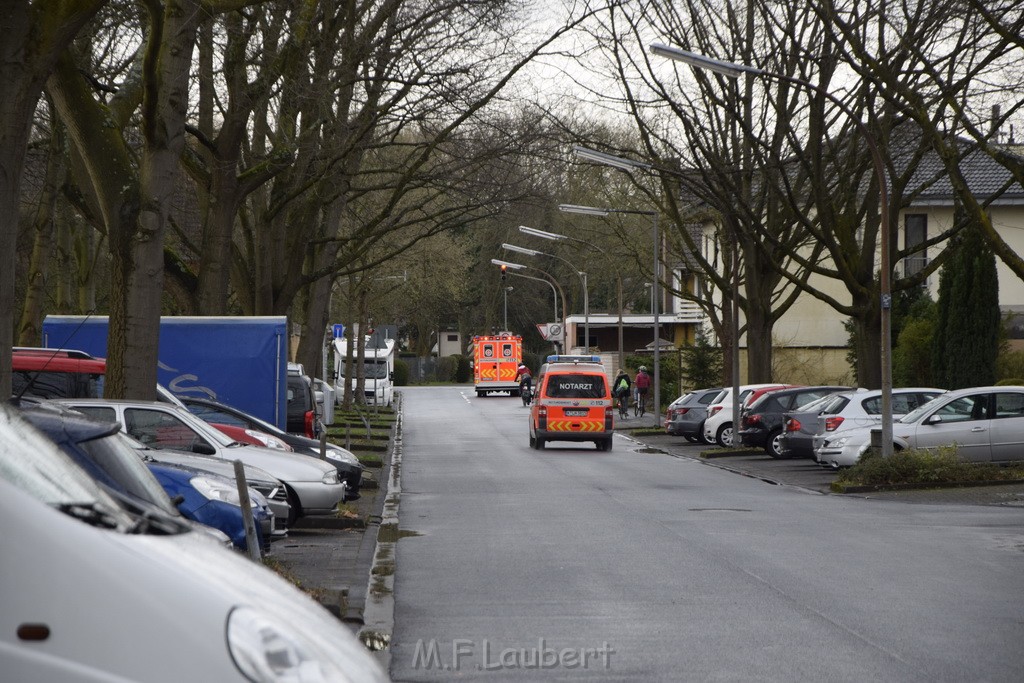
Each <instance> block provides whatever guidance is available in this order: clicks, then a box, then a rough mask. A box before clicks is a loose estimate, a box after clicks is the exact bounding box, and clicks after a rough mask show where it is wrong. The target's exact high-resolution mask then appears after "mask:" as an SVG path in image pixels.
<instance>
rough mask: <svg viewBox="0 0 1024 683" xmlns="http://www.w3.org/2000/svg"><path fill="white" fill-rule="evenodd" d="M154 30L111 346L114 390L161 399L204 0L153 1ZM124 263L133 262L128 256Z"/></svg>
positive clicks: (111, 326)
mask: <svg viewBox="0 0 1024 683" xmlns="http://www.w3.org/2000/svg"><path fill="white" fill-rule="evenodd" d="M147 6H148V7H149V10H150V12H151V15H150V36H149V41H148V43H147V46H146V50H147V55H146V60H145V66H144V77H143V78H144V81H145V85H144V88H145V95H144V96H143V133H144V136H145V148H144V151H143V155H142V165H141V168H140V172H139V182H140V192H141V195H142V198H143V199H142V204H141V207H140V211H139V220H138V225H137V233H136V234H135V235H134V239H131V253H132V261H133V262H134V266H135V267H134V268H132V269H131V270H128V271H126V272H124V273H121V274H120V276H119V277H118V279H119V280H120V281H121V282H123V283H124V284H125V285H126V287H125V288H124V289H121V290H118V289H115V290H113V291H112V292H111V295H112V296H111V300H112V304H113V302H115V301H116V305H112V307H111V316H110V340H111V341H114V340H115V339H116V340H117V343H116V344H115V345H114V346H113V348H111V349H110V352H109V359H110V364H109V365H108V372H109V371H110V369H111V366H112V367H113V368H114V369H116V370H117V372H118V374H117V375H114V376H111V377H110V379H111V381H112V384H113V386H112V389H113V390H114V392H116V393H115V394H114V396H118V395H123V396H124V397H128V398H139V399H155V398H156V385H157V359H158V351H159V338H160V312H161V298H162V295H163V275H164V257H163V245H164V233H165V232H166V228H167V221H168V215H169V213H170V205H171V199H172V197H173V195H174V187H175V182H176V180H177V177H178V168H179V159H180V157H181V152H182V150H183V149H184V143H185V113H186V108H187V106H188V76H189V69H190V68H191V64H192V48H193V45H194V44H195V36H196V29H197V27H198V22H199V19H200V17H202V16H203V15H202V12H200V7H199V3H198V2H197V1H196V0H169V2H167V3H166V5H164V6H163V7H161V6H160V5H159V4H157V3H155V2H151V3H149V4H148V5H147ZM121 263H122V264H124V263H125V262H124V261H123V260H122V261H121Z"/></svg>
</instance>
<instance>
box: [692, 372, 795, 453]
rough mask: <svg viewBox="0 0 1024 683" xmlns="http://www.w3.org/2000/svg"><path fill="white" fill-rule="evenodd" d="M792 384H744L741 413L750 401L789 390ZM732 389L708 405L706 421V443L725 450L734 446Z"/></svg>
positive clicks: (725, 389) (741, 388)
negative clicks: (716, 445) (776, 390)
mask: <svg viewBox="0 0 1024 683" xmlns="http://www.w3.org/2000/svg"><path fill="white" fill-rule="evenodd" d="M791 386H793V385H792V384H743V385H740V387H739V390H740V412H741V413H742V412H743V407H744V406H745V405H749V402H750V401H754V400H757V398H758V397H759V396H761V394H763V393H765V392H766V391H774V390H775V389H788V388H789V387H791ZM732 389H733V388H732V387H725V388H724V389H722V391H721V392H720V393H719V394H718V396H716V397H715V399H714V400H713V401H712V402H711V403H710V404H709V405H708V417H707V419H706V420H705V421H704V441H705V442H707V443H717V444H718V445H719V446H722V447H723V448H727V447H729V446H732V445H733V430H732V413H733V395H732Z"/></svg>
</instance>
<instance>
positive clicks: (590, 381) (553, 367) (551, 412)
mask: <svg viewBox="0 0 1024 683" xmlns="http://www.w3.org/2000/svg"><path fill="white" fill-rule="evenodd" d="M535 392H536V397H535V399H534V402H533V405H532V406H531V407H530V447H531V448H537V449H541V448H544V444H545V443H547V442H548V441H593V442H594V444H595V445H596V446H597V450H599V451H610V450H611V449H612V436H613V434H614V432H613V429H614V427H615V425H614V422H613V419H614V418H613V417H612V412H613V410H612V395H611V387H610V386H609V382H608V374H607V373H606V372H605V369H604V365H602V364H601V358H600V356H548V358H547V362H546V363H545V364H544V365H542V366H541V368H540V373H538V375H537V382H536V389H535Z"/></svg>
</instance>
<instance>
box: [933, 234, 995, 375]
mask: <svg viewBox="0 0 1024 683" xmlns="http://www.w3.org/2000/svg"><path fill="white" fill-rule="evenodd" d="M949 248H950V249H953V250H954V251H953V253H952V254H951V258H950V259H949V261H947V262H946V264H945V265H944V266H943V268H942V274H941V276H940V278H939V301H938V319H937V322H936V325H935V336H934V337H933V338H932V377H933V379H934V380H935V381H936V382H937V383H938V385H939V386H941V387H944V388H948V389H958V388H961V387H971V386H983V385H988V384H993V383H995V379H996V356H997V355H998V353H999V331H1000V325H1001V324H1002V320H1001V316H1000V313H999V281H998V275H997V274H996V261H995V255H994V254H993V253H992V250H991V249H990V248H989V247H988V245H987V243H986V242H985V240H984V238H983V237H982V235H981V232H980V231H979V230H978V229H977V228H976V227H975V226H974V225H969V226H968V227H967V228H965V229H964V230H963V232H962V233H961V234H960V235H959V236H958V237H957V238H956V241H955V242H954V243H953V244H951V245H950V246H949Z"/></svg>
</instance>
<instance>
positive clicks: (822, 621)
mask: <svg viewBox="0 0 1024 683" xmlns="http://www.w3.org/2000/svg"><path fill="white" fill-rule="evenodd" d="M403 394H404V430H403V441H404V456H403V460H402V480H403V486H402V494H401V513H400V519H401V527H402V529H403V530H406V531H412V532H416V533H418V534H419V535H418V536H409V537H405V538H402V540H401V541H400V542H399V543H398V545H397V573H396V575H395V584H394V585H395V595H394V597H395V628H394V634H393V640H392V643H391V674H392V677H393V678H394V680H396V681H421V680H443V681H449V680H455V679H458V680H476V679H490V678H500V679H507V680H524V681H536V680H566V679H582V678H587V679H598V680H615V681H620V680H636V681H705V680H723V681H738V680H744V681H746V680H759V681H794V680H807V681H812V680H813V681H819V680H829V681H846V680H849V681H863V680H883V681H887V680H892V681H965V680H986V681H1018V680H1020V676H1021V672H1022V671H1024V650H1022V648H1021V647H1020V644H1021V643H1022V642H1024V607H1022V604H1021V599H1020V596H1021V595H1022V594H1024V510H1022V509H1021V508H1019V507H1005V508H1003V507H993V506H988V507H985V506H967V505H944V504H934V505H909V504H905V503H902V502H896V501H886V500H866V499H863V498H845V497H841V496H833V495H824V494H821V493H817V492H814V491H813V490H811V489H807V488H803V487H794V486H777V485H773V484H771V483H768V482H765V481H762V480H761V479H758V478H755V477H750V476H741V475H739V474H736V473H733V472H730V471H726V470H723V469H720V468H718V467H713V466H709V465H707V464H705V463H702V462H699V461H696V460H693V459H691V458H687V457H673V456H671V455H667V454H665V453H662V452H645V450H648V449H642V448H640V445H639V444H637V443H635V442H633V441H631V440H629V439H627V438H625V437H622V436H617V437H616V441H615V445H614V450H612V451H611V452H609V453H601V452H598V451H596V450H595V449H594V447H593V446H592V445H590V444H584V445H574V444H570V443H558V442H556V443H553V444H549V445H548V447H547V449H545V450H543V451H539V452H538V451H532V450H530V449H529V448H528V443H527V428H526V415H527V409H526V408H524V407H523V406H522V403H521V402H520V401H519V400H518V399H513V398H504V397H488V398H477V397H476V396H475V395H474V394H473V392H472V391H471V390H469V391H467V390H466V389H465V388H457V387H422V388H421V387H410V388H405V389H403Z"/></svg>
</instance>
